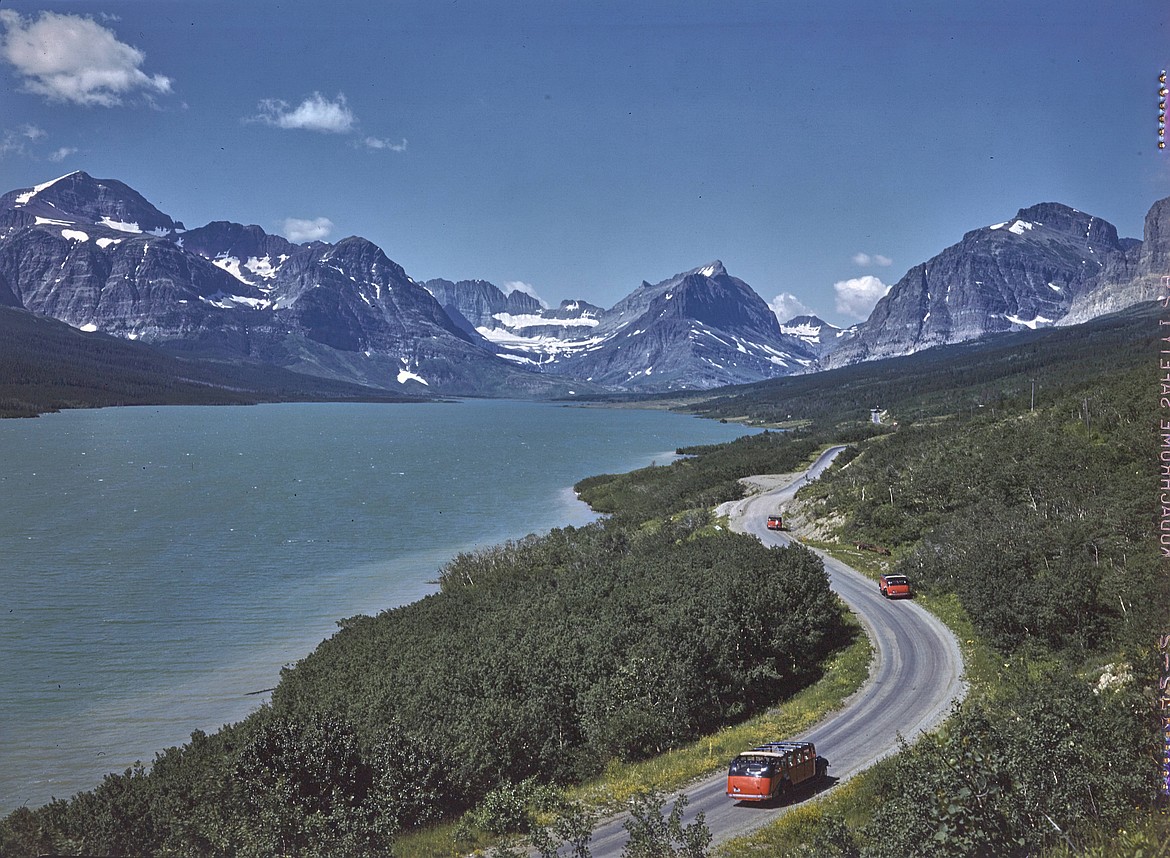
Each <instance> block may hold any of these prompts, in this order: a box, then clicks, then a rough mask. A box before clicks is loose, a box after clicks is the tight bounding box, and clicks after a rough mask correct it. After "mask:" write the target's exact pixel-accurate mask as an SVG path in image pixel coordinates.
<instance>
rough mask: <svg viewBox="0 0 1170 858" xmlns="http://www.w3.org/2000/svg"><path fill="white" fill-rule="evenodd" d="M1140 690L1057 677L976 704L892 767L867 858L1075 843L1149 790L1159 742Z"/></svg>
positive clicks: (963, 854)
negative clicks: (1094, 686)
mask: <svg viewBox="0 0 1170 858" xmlns="http://www.w3.org/2000/svg"><path fill="white" fill-rule="evenodd" d="M1148 726H1149V709H1148V704H1147V703H1146V701H1145V700H1144V698H1143V697H1142V696H1141V695H1140V694H1138V693H1137V692H1135V691H1133V690H1132V689H1128V690H1121V691H1114V692H1106V693H1104V694H1100V695H1098V694H1095V693H1094V692H1093V691H1092V690H1091V687H1090V685H1089V683H1087V682H1086V681H1084V680H1083V679H1078V678H1076V677H1074V676H1071V675H1064V674H1061V675H1057V676H1052V677H1050V678H1046V679H1043V680H1040V681H1032V682H1027V683H1024V684H1022V685H1021V686H1020V687H1019V688H1018V689H1016V690H1015V691H1014V692H1013V693H1012V694H1011V695H1010V696H1009V697H1008V698H1006V699H1003V700H999V701H996V702H995V703H994V704H982V705H968V706H967V707H966V708H964V709H963V710H962V711H960V712H959V713H958V714H957V715H956V716H955V717H954V718H953V719H952V721H951V722H950V723H949V725H948V727H947V729H946V730H945V731H944V732H943V733H942V734H941V735H938V736H926V737H923V738H922V739H920V740H919V741H918V742H917V743H916V744H915V745H913V746H912V747H910V748H908V749H905V750H903V751H902V753H901V754H900V755H899V757H898V762H897V765H895V766H891V767H889V768H888V770H887V771H888V773H889V778H888V780H886V781H885V782H884V783H883V784H882V786H881V787H880V789H879V795H878V804H877V808H876V810H875V812H874V816H873V819H872V821H871V823H870V824H869V825H868V826H867V828H866V830H865V832H864V835H865V837H866V839H867V840H868V843H869V845H868V847H867V849H866V850H865V852H864V854H865V855H866V856H867V858H902V856H905V855H922V856H940V858H941V857H942V856H947V858H950V856H954V858H967V857H968V856H971V858H974V857H975V856H988V855H994V856H997V858H1013V856H1021V858H1022V856H1026V855H1035V854H1037V852H1038V851H1039V850H1040V849H1041V848H1044V847H1047V846H1054V845H1057V844H1060V843H1075V842H1077V838H1079V837H1081V836H1082V832H1085V831H1089V830H1092V829H1093V828H1094V827H1111V826H1112V827H1116V826H1118V825H1120V824H1121V823H1122V822H1124V821H1125V820H1127V819H1129V818H1130V816H1131V815H1132V813H1133V809H1134V808H1135V807H1138V806H1141V805H1143V804H1145V803H1147V802H1148V801H1150V800H1151V798H1152V796H1153V793H1154V789H1155V785H1156V780H1157V775H1158V764H1157V750H1158V749H1157V741H1156V734H1155V733H1154V731H1152V730H1149V729H1148Z"/></svg>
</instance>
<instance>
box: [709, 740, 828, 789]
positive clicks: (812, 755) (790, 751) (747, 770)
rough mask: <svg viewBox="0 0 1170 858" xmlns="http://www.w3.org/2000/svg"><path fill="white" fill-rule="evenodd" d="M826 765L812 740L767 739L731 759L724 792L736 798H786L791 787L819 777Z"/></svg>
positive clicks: (823, 773)
mask: <svg viewBox="0 0 1170 858" xmlns="http://www.w3.org/2000/svg"><path fill="white" fill-rule="evenodd" d="M828 767H829V761H828V760H826V759H825V758H824V757H818V756H817V749H816V748H815V747H814V746H813V743H812V742H768V743H766V744H763V745H760V746H759V747H758V748H752V749H751V750H750V751H744V752H743V753H742V754H740V755H739V756H737V757H736V758H735V759H734V760H732V761H731V766H730V767H729V768H728V770H727V795H728V797H729V798H734V799H736V800H738V801H770V800H772V799H779V800H781V801H786V800H787V799H788V798H789V797H790V795H791V792H792V789H793V788H794V787H796V786H798V785H800V784H804V783H810V782H812V781H814V780H819V779H820V778H823V777H824V776H825V770H826V769H827V768H828Z"/></svg>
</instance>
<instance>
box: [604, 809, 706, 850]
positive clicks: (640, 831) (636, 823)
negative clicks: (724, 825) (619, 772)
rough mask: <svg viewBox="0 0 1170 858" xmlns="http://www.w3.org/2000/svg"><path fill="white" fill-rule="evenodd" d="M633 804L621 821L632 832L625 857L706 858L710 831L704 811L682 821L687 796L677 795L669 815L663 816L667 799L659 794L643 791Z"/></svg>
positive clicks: (626, 846)
mask: <svg viewBox="0 0 1170 858" xmlns="http://www.w3.org/2000/svg"><path fill="white" fill-rule="evenodd" d="M631 804H632V806H631V807H630V818H629V819H627V820H626V821H625V822H624V823H622V824H623V825H624V826H625V829H626V831H627V832H629V835H630V839H629V840H628V841H627V842H626V845H625V847H624V848H623V849H622V858H706V856H707V854H708V849H709V847H710V846H711V830H710V829H709V828H707V823H706V819H705V817H704V815H703V813H702V812H701V811H700V812H699V813H698V814H697V815H696V816H695V821H694V822H692V823H690V824H689V825H683V824H682V816H683V811H684V810H685V809H686V806H687V797H686V796H685V795H682V794H681V793H680V794H679V795H678V796H676V797H675V800H674V806H673V807H671V809H670V813H669V814H667V815H666V816H663V815H662V810H663V808H664V807H665V805H666V799H665V798H664V797H663V796H661V795H658V794H657V793H641V794H639V795H637V796H635V797H634V799H633V801H632V803H631Z"/></svg>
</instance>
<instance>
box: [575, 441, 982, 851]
mask: <svg viewBox="0 0 1170 858" xmlns="http://www.w3.org/2000/svg"><path fill="white" fill-rule="evenodd" d="M843 449H844V447H832V448H830V449H828V450H826V451H825V452H824V453H822V454H821V456H820V458H818V459H817V461H816V462H815V463H814V464H813V465H812V467H810V468H809V469H808V471H806V472H805V473H804V475H802V476H800V477H798V478H797V479H796V480H795V481H794V482H792V483H790V484H789V485H787V486H785V487H783V488H780V489H777V490H774V491H770V492H765V493H763V494H757V495H753V496H751V497H748V498H744V499H743V500H740V501H737V502H736V503H735V504H733V506H732V507H731V523H732V529H733V530H736V531H739V532H741V533H750V534H752V535H754V536H756V537H758V538H759V539H760V540H761V541H762V542H763V543H764V544H765V545H773V546H783V545H788V544H789V543H790V542H791V541H792V537H791V536H789V535H788V534H787V533H785V532H777V531H771V530H768V529H767V528H766V526H765V523H766V521H767V517H768V515H769V514H770V513H774V512H776V511H777V510H778V509H780V508H782V506H783V504H785V503H787V502H788V501H790V500H792V498H793V496H794V495H795V494H796V491H797V489H799V488H800V487H801V486H803V485H804V484H805V482H806V481H808V480H814V479H816V478H817V477H819V476H820V474H821V472H822V471H824V470H825V468H827V467H828V466H829V465H830V463H831V462H832V461H833V459H834V458H835V457H836V455H837V454H838V453H840V452H841V450H843ZM816 553H817V554H818V556H820V557H821V558H822V559H823V560H824V563H825V569H826V570H827V571H828V573H829V580H830V583H831V585H832V588H833V590H834V591H836V593H837V594H838V595H839V596H840V597H841V598H842V599H843V600H844V601H845V603H846V604H847V605H848V606H849V607H850V609H852V611H853V612H854V613H855V614H856V615H857V617H858V618H859V619H860V621H861V623H862V625H863V626H864V627H865V630H866V632H867V633H868V634H869V637H870V642H871V644H872V645H873V648H874V660H873V663H872V664H871V666H870V675H869V679H868V680H867V681H866V683H865V685H864V686H862V688H861V689H860V691H858V692H857V694H855V695H854V696H853V697H852V698H851V699H850V700H849V702H848V703H847V705H846V706H845V707H844V708H842V709H840V710H838V711H837V712H835V713H833V714H832V715H831V716H830V717H829V718H828V719H826V720H825V721H823V722H822V723H820V724H818V725H817V726H816V727H814V728H812V729H811V730H809V731H808V732H806V733H803V734H801V735H799V736H776V737H775V738H776V739H784V740H812V741H813V742H815V743H816V746H817V753H819V754H820V755H821V756H823V757H826V758H827V759H828V760H829V777H830V779H831V782H841V781H844V780H846V779H847V778H849V777H852V776H853V775H855V774H857V773H858V772H860V771H861V770H863V769H865V768H867V767H868V766H871V765H873V764H874V763H875V762H877V761H878V760H879V759H881V758H882V757H885V756H888V755H889V754H891V753H893V752H894V751H896V750H897V749H898V739H899V736H901V737H903V738H905V739H906V740H907V741H914V740H915V739H916V738H917V737H918V736H919V735H920V734H921V733H922V732H924V731H928V730H930V729H931V728H933V727H935V726H936V725H937V724H938V723H939V722H941V721H942V720H943V718H945V717H946V715H947V714H948V713H949V712H950V709H951V705H952V704H953V703H954V702H955V701H957V700H960V699H962V697H963V696H964V694H965V693H966V685H965V683H964V682H963V679H962V673H963V657H962V655H961V654H960V652H959V645H958V641H957V640H955V637H954V635H953V634H951V632H950V630H949V629H947V627H946V626H944V625H943V624H942V623H941V622H940V621H939V620H937V619H936V618H935V617H934V616H933V615H931V614H929V613H927V612H926V611H925V610H923V609H922V608H921V607H919V606H918V605H916V604H914V602H913V601H909V600H903V601H896V602H890V601H887V600H886V599H884V598H883V597H882V596H881V595H880V594H879V593H878V589H877V584H876V583H875V582H874V581H872V580H871V579H869V578H866V577H865V576H864V575H862V574H861V573H860V572H857V571H855V570H853V569H851V568H850V567H848V566H846V565H845V564H844V563H842V562H841V561H839V560H835V559H833V558H832V557H829V556H828V555H826V554H824V553H822V552H819V551H818V552H816ZM726 785H727V777H726V775H725V774H723V773H720V774H717V775H712V776H711V777H709V778H705V779H704V780H701V781H699V782H697V783H695V784H692V785H691V786H690V787H689V788H688V789H687V790H686V794H687V798H688V802H689V803H688V805H687V808H686V813H685V814H684V822H687V823H689V822H690V821H691V820H693V819H694V818H695V815H696V814H697V813H698V812H700V811H701V812H702V813H703V814H704V816H705V818H706V823H707V826H708V827H709V828H710V829H711V834H712V835H713V842H714V843H719V842H722V841H725V840H730V839H731V838H733V837H738V836H740V835H742V834H746V833H747V832H749V831H751V830H752V829H754V828H758V827H760V826H762V825H765V824H767V823H768V822H771V821H772V820H773V819H775V818H776V817H777V816H778V815H780V814H781V813H783V812H784V810H785V807H774V806H768V807H761V806H758V805H753V804H747V803H739V802H734V801H732V800H731V799H729V798H728V797H727V794H726V792H725V789H726ZM798 795H799V793H798ZM798 800H799V799H798ZM669 806H670V802H668V803H667V807H668V808H669ZM624 819H625V816H624V814H623V815H621V816H617V817H612V818H609V819H607V820H605V821H604V822H603V823H602V824H601V825H599V827H598V828H596V829H595V830H594V832H593V839H592V841H591V843H590V850H591V852H592V854H593V856H594V858H609V856H618V855H620V854H621V851H622V848H623V847H624V846H625V843H626V840H627V834H626V831H625V829H624V828H623V826H622V821H623V820H624Z"/></svg>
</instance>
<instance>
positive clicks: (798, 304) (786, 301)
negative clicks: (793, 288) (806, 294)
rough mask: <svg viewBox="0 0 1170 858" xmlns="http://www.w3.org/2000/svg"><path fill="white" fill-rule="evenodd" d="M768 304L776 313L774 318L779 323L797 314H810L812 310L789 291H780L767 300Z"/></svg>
mask: <svg viewBox="0 0 1170 858" xmlns="http://www.w3.org/2000/svg"><path fill="white" fill-rule="evenodd" d="M768 306H769V307H771V308H772V312H773V313H775V314H776V318H777V319H778V320H779V321H780V322H781V323H783V322H787V321H788V320H789V319H794V318H796V317H797V316H811V315H812V310H810V309H809V308H808V307H806V306H805V305H804V303H803V302H802V301H801V300H800V299H799V298H797V297H796V296H795V295H793V294H792V293H791V292H781V293H780V294H779V295H777V296H776V297H775V298H773V299H772V300H771V301H769V302H768Z"/></svg>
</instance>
